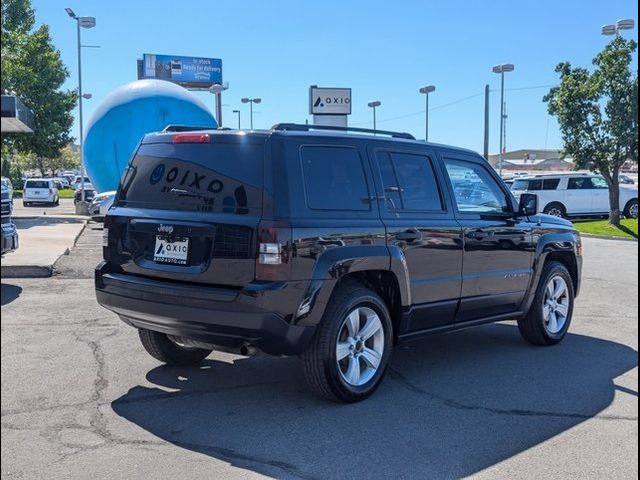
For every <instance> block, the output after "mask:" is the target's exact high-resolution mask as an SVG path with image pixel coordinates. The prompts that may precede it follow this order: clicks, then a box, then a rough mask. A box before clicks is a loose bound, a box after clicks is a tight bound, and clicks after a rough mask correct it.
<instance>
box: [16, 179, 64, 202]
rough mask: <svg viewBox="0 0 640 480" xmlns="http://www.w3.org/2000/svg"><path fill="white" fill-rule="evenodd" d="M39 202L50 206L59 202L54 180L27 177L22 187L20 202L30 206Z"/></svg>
mask: <svg viewBox="0 0 640 480" xmlns="http://www.w3.org/2000/svg"><path fill="white" fill-rule="evenodd" d="M36 203H41V204H47V205H50V206H55V205H59V204H60V196H59V194H58V187H57V185H56V181H55V180H54V179H52V178H28V179H27V180H25V182H24V188H23V189H22V204H23V205H24V206H25V207H30V206H31V205H33V204H36Z"/></svg>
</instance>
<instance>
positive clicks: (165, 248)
mask: <svg viewBox="0 0 640 480" xmlns="http://www.w3.org/2000/svg"><path fill="white" fill-rule="evenodd" d="M153 260H154V261H156V262H159V263H171V264H173V265H186V264H187V262H188V261H189V239H188V238H187V237H165V236H163V235H156V247H155V249H154V253H153Z"/></svg>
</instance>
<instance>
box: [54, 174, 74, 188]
mask: <svg viewBox="0 0 640 480" xmlns="http://www.w3.org/2000/svg"><path fill="white" fill-rule="evenodd" d="M53 179H54V180H56V181H57V182H59V183H60V187H61V188H70V187H71V184H70V183H69V180H68V179H67V178H65V177H62V176H61V177H54V178H53Z"/></svg>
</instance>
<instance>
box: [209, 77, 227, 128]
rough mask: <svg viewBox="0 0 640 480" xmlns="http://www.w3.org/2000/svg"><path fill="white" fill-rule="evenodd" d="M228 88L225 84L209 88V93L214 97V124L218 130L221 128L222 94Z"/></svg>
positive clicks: (216, 84) (217, 84)
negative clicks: (216, 124)
mask: <svg viewBox="0 0 640 480" xmlns="http://www.w3.org/2000/svg"><path fill="white" fill-rule="evenodd" d="M228 88H229V84H228V83H227V82H225V83H223V84H220V83H215V84H213V85H211V86H210V87H209V91H210V92H211V93H213V94H214V95H215V96H216V122H217V123H218V128H222V92H224V91H225V90H227V89H228Z"/></svg>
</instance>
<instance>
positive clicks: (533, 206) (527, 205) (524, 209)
mask: <svg viewBox="0 0 640 480" xmlns="http://www.w3.org/2000/svg"><path fill="white" fill-rule="evenodd" d="M536 213H538V195H536V194H534V193H523V194H522V195H520V205H519V206H518V215H521V216H523V217H530V216H531V215H535V214H536Z"/></svg>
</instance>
